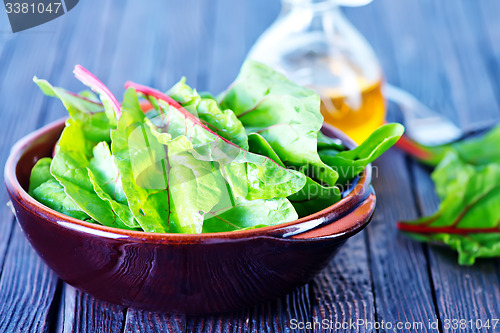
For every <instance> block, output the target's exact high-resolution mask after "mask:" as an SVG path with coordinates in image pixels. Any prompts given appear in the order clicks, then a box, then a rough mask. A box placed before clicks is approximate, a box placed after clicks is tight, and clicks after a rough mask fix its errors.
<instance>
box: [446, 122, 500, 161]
mask: <svg viewBox="0 0 500 333" xmlns="http://www.w3.org/2000/svg"><path fill="white" fill-rule="evenodd" d="M499 142H500V125H499V126H496V127H494V128H493V129H491V130H490V131H489V132H488V133H486V134H485V135H483V136H480V137H477V138H474V139H469V140H465V141H461V142H457V143H454V144H452V145H451V147H452V148H453V150H455V151H456V152H457V153H458V154H459V155H460V158H461V159H462V160H464V161H465V162H467V163H469V164H473V165H485V164H489V163H496V164H500V153H499V151H498V149H495V147H497V146H498V143H499Z"/></svg>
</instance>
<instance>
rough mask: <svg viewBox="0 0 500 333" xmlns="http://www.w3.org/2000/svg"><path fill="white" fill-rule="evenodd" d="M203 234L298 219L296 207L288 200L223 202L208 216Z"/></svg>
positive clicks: (239, 198)
mask: <svg viewBox="0 0 500 333" xmlns="http://www.w3.org/2000/svg"><path fill="white" fill-rule="evenodd" d="M207 215H208V216H207V219H206V220H205V222H204V223H203V232H221V231H234V230H243V229H253V228H255V227H265V226H271V225H276V224H280V223H285V222H290V221H293V220H296V219H297V217H298V216H297V213H296V212H295V209H294V207H293V206H292V205H291V204H290V201H288V200H287V199H286V198H276V199H258V200H245V199H243V198H242V197H236V198H235V201H234V202H226V203H224V201H221V202H220V203H219V204H218V205H217V206H215V207H214V209H213V210H212V211H211V212H209V214H207Z"/></svg>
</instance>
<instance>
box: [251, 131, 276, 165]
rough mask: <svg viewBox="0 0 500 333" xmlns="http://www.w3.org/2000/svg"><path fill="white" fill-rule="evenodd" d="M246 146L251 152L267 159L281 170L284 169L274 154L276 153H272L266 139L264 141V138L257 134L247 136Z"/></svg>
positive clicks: (271, 148) (272, 150)
mask: <svg viewBox="0 0 500 333" xmlns="http://www.w3.org/2000/svg"><path fill="white" fill-rule="evenodd" d="M248 145H249V150H250V151H251V152H253V153H256V154H259V155H262V156H266V157H269V158H270V159H272V160H273V161H274V162H276V163H278V164H279V165H280V166H282V167H283V168H284V167H285V165H284V164H283V162H282V161H281V159H280V157H279V156H278V154H276V152H275V151H274V149H273V147H271V145H270V144H269V142H267V141H266V139H264V137H263V136H262V135H260V134H259V133H250V134H248Z"/></svg>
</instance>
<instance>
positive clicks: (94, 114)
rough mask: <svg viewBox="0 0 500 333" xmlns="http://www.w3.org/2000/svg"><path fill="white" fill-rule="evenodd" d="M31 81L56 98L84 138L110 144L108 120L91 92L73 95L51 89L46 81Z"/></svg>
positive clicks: (60, 89) (56, 88)
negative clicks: (76, 124)
mask: <svg viewBox="0 0 500 333" xmlns="http://www.w3.org/2000/svg"><path fill="white" fill-rule="evenodd" d="M33 81H34V82H35V83H36V84H37V85H38V87H40V89H41V90H42V91H43V92H44V93H45V94H46V95H47V96H51V97H56V98H58V99H59V100H60V101H61V102H62V103H63V105H64V107H65V108H66V110H68V113H69V116H70V117H71V118H72V119H74V122H77V123H78V124H79V126H80V127H81V128H82V130H83V134H84V135H85V137H87V138H89V139H90V140H92V141H93V142H100V141H106V142H110V141H111V139H110V132H109V131H110V129H111V124H110V118H109V117H108V115H107V114H106V113H105V112H104V107H103V105H102V104H101V103H100V102H97V101H96V100H97V97H96V96H95V95H94V94H92V93H91V92H88V91H87V92H84V96H80V95H77V94H73V93H71V92H68V91H66V90H64V89H62V88H59V87H53V86H52V85H51V84H50V83H49V82H47V81H46V80H40V79H38V78H37V77H34V78H33Z"/></svg>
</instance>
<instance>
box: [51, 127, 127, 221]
mask: <svg viewBox="0 0 500 333" xmlns="http://www.w3.org/2000/svg"><path fill="white" fill-rule="evenodd" d="M85 133H86V132H85V131H84V129H83V128H82V127H81V124H80V123H79V122H78V121H75V119H73V118H70V119H68V121H67V122H66V127H65V128H64V130H63V133H62V134H61V138H60V139H59V141H58V143H57V145H56V152H57V153H56V155H55V156H54V159H53V161H52V164H51V166H50V172H51V174H52V175H53V176H54V177H55V178H56V179H57V181H58V182H59V183H60V184H61V185H62V186H63V187H64V190H65V192H66V194H67V195H68V196H69V197H71V199H73V201H74V202H75V203H76V204H77V205H78V206H79V207H80V209H81V210H83V211H84V212H85V213H87V214H88V215H89V216H90V217H92V218H93V219H94V220H96V221H98V222H99V223H101V224H103V225H106V226H110V227H118V228H124V229H129V227H128V226H127V224H126V223H125V222H124V221H122V220H121V219H120V217H119V216H118V215H116V214H115V212H114V211H113V209H112V207H111V205H110V203H109V201H108V200H105V199H102V198H101V197H99V195H98V194H97V193H96V192H95V189H94V185H93V184H92V181H91V179H90V176H89V169H88V166H89V164H90V159H91V157H92V155H93V154H92V148H93V147H94V146H95V145H96V144H97V143H96V142H94V141H92V140H91V139H89V138H88V137H86V136H85Z"/></svg>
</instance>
